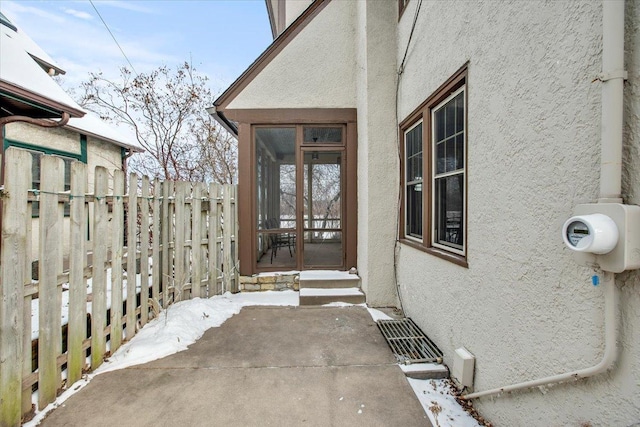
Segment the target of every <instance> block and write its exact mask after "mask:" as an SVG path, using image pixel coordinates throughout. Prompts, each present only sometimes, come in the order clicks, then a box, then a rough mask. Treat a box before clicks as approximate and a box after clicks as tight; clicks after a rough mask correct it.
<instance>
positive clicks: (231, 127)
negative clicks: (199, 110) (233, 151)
mask: <svg viewBox="0 0 640 427" xmlns="http://www.w3.org/2000/svg"><path fill="white" fill-rule="evenodd" d="M207 113H209V114H210V115H211V117H213V119H214V120H215V121H216V122H218V123H219V124H220V126H222V127H223V128H224V129H225V130H226V131H227V132H229V133H230V134H232V135H233V136H235V137H236V138H237V137H238V126H237V125H236V124H235V123H233V122H232V121H231V120H229V119H228V118H227V117H226V116H225V115H224V113H223V112H222V111H218V109H217V107H216V106H215V105H214V106H213V107H209V108H207Z"/></svg>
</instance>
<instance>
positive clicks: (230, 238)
mask: <svg viewBox="0 0 640 427" xmlns="http://www.w3.org/2000/svg"><path fill="white" fill-rule="evenodd" d="M5 156H6V159H5V165H6V167H5V168H6V169H5V183H4V187H3V188H2V241H1V246H0V273H1V275H0V425H2V426H14V425H19V424H20V422H21V419H22V418H23V417H24V416H25V415H27V414H29V413H30V412H31V411H32V403H31V398H32V391H33V390H35V389H37V390H38V407H39V408H41V409H42V408H44V407H45V406H46V405H47V404H49V403H51V402H53V401H54V400H55V398H56V395H57V393H58V392H59V391H60V389H62V388H65V387H70V386H71V384H73V383H74V382H75V381H77V380H78V379H80V378H81V376H82V373H83V372H84V371H86V370H89V369H91V370H93V369H95V368H97V367H98V366H99V365H100V364H101V363H102V361H103V359H104V358H105V357H106V356H108V354H109V353H108V352H107V342H108V341H109V345H110V352H115V351H116V350H117V349H118V347H119V346H120V345H121V343H122V341H123V340H125V339H130V338H131V337H133V335H134V334H135V333H136V329H137V328H138V327H140V326H142V325H144V324H145V323H146V322H147V321H148V319H149V318H151V317H152V316H154V315H155V314H157V312H158V311H159V310H161V309H163V308H166V307H167V306H168V305H169V304H171V303H173V302H176V301H180V300H184V299H188V298H191V297H208V296H213V295H219V294H222V293H223V292H226V291H232V292H235V291H236V290H237V286H238V270H237V241H235V236H237V233H236V230H237V210H236V209H237V208H236V204H235V200H236V196H235V195H236V187H235V186H232V185H214V184H210V185H208V186H206V185H205V184H202V183H187V182H171V181H166V182H160V181H159V180H154V181H153V182H150V180H149V179H148V178H147V177H142V178H141V179H139V178H138V177H137V176H136V175H134V174H131V175H130V177H129V188H130V189H134V190H136V191H129V192H128V194H126V193H125V192H124V182H125V179H124V178H125V177H124V174H123V173H122V171H114V172H113V175H112V177H110V176H109V173H108V171H107V170H106V169H105V168H103V167H97V168H96V169H95V174H94V189H93V193H88V192H87V182H88V170H87V167H86V165H85V164H83V163H80V162H73V163H72V165H71V189H70V191H67V192H63V191H62V190H63V188H64V187H63V184H64V163H63V161H62V160H61V159H59V158H56V157H53V156H43V157H42V163H41V179H40V182H41V187H40V189H39V190H30V188H31V155H30V153H29V152H27V151H23V150H20V149H16V148H9V149H8V150H7V151H6V153H5ZM138 183H140V185H138ZM110 188H111V191H109V189H110ZM34 201H38V202H39V205H40V208H39V217H38V218H33V219H32V215H31V212H32V206H31V205H32V203H33V202H34ZM64 203H69V205H70V214H69V217H68V218H67V217H65V215H64V208H63V206H64ZM34 224H37V229H38V230H39V232H38V236H37V238H36V239H32V236H31V234H32V228H35V227H34ZM88 235H90V236H92V238H91V241H88V240H87V236H88ZM65 241H68V242H69V244H68V245H64V244H63V242H65ZM32 242H35V243H33V244H37V245H38V250H37V252H36V251H32V248H31V245H32ZM67 246H68V250H65V249H64V248H65V247H67ZM32 253H37V266H38V267H37V278H38V279H37V280H33V279H32V277H34V275H33V274H32V270H33V265H34V264H33V261H34V260H33V259H32V255H31V254H32ZM108 279H109V280H108ZM112 289H113V290H122V291H121V292H120V291H118V292H111V290H112ZM32 319H33V320H32ZM63 319H65V320H64V321H63ZM32 322H33V324H32ZM36 325H37V327H35V326H36ZM63 331H64V333H63ZM65 368H66V369H65ZM63 370H64V371H66V372H63ZM63 373H64V374H66V380H64V381H63Z"/></svg>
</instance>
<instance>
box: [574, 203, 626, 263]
mask: <svg viewBox="0 0 640 427" xmlns="http://www.w3.org/2000/svg"><path fill="white" fill-rule="evenodd" d="M563 237H564V242H565V244H566V245H567V246H568V247H569V249H573V250H574V251H578V252H590V253H592V254H599V255H601V254H606V253H609V252H611V251H612V250H613V248H615V247H616V244H618V227H617V226H616V223H615V222H614V221H613V220H612V219H611V218H609V217H608V216H606V215H603V214H598V213H596V214H591V215H580V216H574V217H572V218H569V219H568V220H567V222H565V223H564V227H563Z"/></svg>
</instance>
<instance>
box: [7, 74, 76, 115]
mask: <svg viewBox="0 0 640 427" xmlns="http://www.w3.org/2000/svg"><path fill="white" fill-rule="evenodd" d="M47 77H48V76H47ZM51 83H52V84H56V83H55V82H53V81H51ZM63 113H67V114H69V116H71V117H82V116H84V114H85V113H84V111H82V110H81V109H79V108H76V107H73V106H70V105H67V104H64V103H61V102H58V101H55V100H53V99H51V98H48V97H45V96H43V95H40V94H38V93H35V92H32V91H29V90H27V89H25V88H22V87H20V86H16V85H13V84H11V83H9V82H6V81H4V80H0V117H6V116H13V115H20V116H29V117H33V118H60V117H62V114H63Z"/></svg>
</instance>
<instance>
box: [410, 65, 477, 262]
mask: <svg viewBox="0 0 640 427" xmlns="http://www.w3.org/2000/svg"><path fill="white" fill-rule="evenodd" d="M466 67H467V66H466V65H465V66H464V67H462V68H461V69H460V70H458V72H456V73H455V74H454V75H453V76H452V77H451V78H450V79H448V80H447V81H446V82H445V83H444V84H443V85H442V86H441V87H440V88H439V89H438V90H437V91H435V92H434V93H433V94H432V95H431V96H429V97H428V98H427V99H426V100H425V101H424V102H423V103H422V104H421V105H420V106H419V107H418V108H417V109H416V110H415V111H413V112H412V113H411V114H410V115H409V116H408V117H407V118H406V119H405V120H404V121H403V122H402V123H401V124H400V131H401V135H402V138H403V144H402V157H401V161H402V165H401V166H402V171H403V175H402V185H403V203H402V205H401V210H402V212H401V218H402V220H403V228H402V236H401V239H402V241H403V242H404V243H407V244H410V245H411V246H414V247H416V248H418V249H421V250H423V251H425V252H428V253H431V254H433V255H436V256H439V257H441V258H444V259H447V260H449V261H452V262H455V263H457V264H459V265H462V266H467V261H466V255H467V248H466V239H467V230H466V193H467V189H466V173H467V169H466V144H467V129H466V93H467V92H466V88H467V86H466V78H467V68H466Z"/></svg>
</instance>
